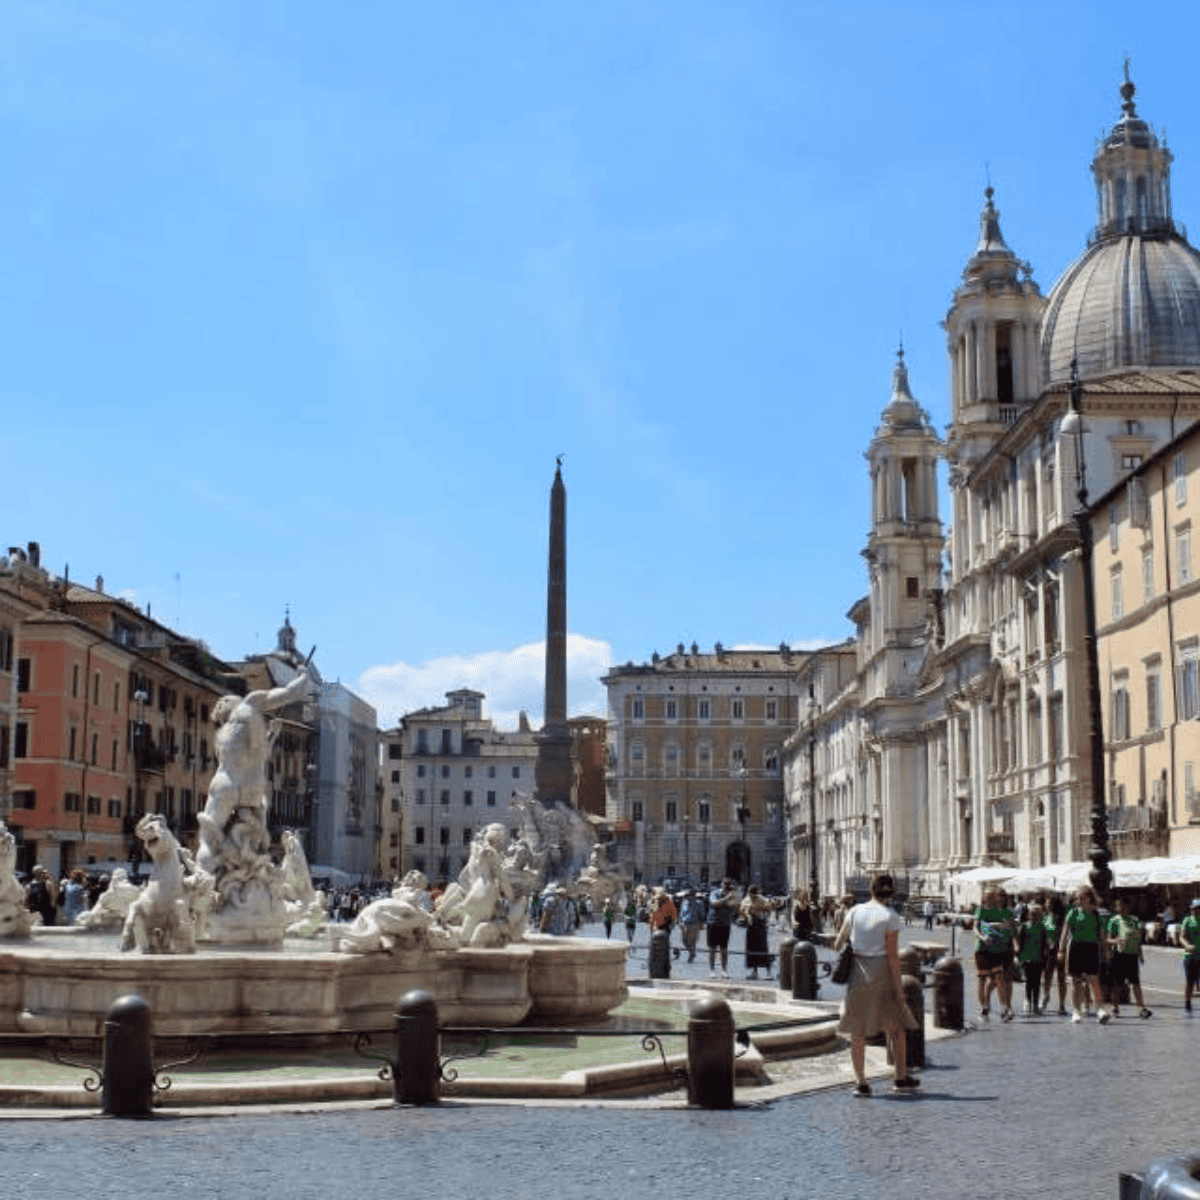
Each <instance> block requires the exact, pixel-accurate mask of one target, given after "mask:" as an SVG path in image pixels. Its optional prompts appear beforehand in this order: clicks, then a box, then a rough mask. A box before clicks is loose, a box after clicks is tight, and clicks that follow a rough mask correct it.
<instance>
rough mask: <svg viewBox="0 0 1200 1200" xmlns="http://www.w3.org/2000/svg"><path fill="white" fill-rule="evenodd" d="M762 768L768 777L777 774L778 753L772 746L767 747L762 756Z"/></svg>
mask: <svg viewBox="0 0 1200 1200" xmlns="http://www.w3.org/2000/svg"><path fill="white" fill-rule="evenodd" d="M763 768H764V769H765V770H766V772H767V774H768V775H778V774H779V751H778V749H776V748H775V747H774V746H770V747H768V748H767V751H766V753H765V754H764V755H763Z"/></svg>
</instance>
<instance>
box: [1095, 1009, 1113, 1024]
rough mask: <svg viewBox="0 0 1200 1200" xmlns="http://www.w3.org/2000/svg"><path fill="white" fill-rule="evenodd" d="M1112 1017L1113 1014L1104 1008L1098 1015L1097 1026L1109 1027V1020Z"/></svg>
mask: <svg viewBox="0 0 1200 1200" xmlns="http://www.w3.org/2000/svg"><path fill="white" fill-rule="evenodd" d="M1111 1017H1112V1013H1110V1012H1109V1011H1108V1009H1107V1008H1102V1009H1101V1010H1100V1011H1099V1012H1098V1013H1097V1014H1096V1024H1097V1025H1107V1024H1108V1022H1109V1019H1110V1018H1111Z"/></svg>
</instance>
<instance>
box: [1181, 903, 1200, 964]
mask: <svg viewBox="0 0 1200 1200" xmlns="http://www.w3.org/2000/svg"><path fill="white" fill-rule="evenodd" d="M1179 931H1180V933H1182V934H1183V936H1184V937H1185V938H1187V940H1188V941H1189V942H1191V943H1192V948H1191V949H1190V950H1185V951H1184V952H1183V957H1184V958H1185V959H1190V960H1191V961H1193V962H1194V961H1195V960H1196V959H1198V958H1200V917H1198V916H1196V915H1195V913H1188V915H1187V916H1186V917H1184V918H1183V921H1182V922H1181V923H1180V926H1179Z"/></svg>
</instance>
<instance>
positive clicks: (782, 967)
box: [779, 937, 796, 992]
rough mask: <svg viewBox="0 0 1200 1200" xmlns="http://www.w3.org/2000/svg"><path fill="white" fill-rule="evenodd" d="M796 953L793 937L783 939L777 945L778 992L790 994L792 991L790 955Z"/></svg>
mask: <svg viewBox="0 0 1200 1200" xmlns="http://www.w3.org/2000/svg"><path fill="white" fill-rule="evenodd" d="M795 951H796V939H795V938H794V937H785V938H784V939H783V940H782V941H781V942H780V943H779V989H780V991H784V992H790V991H791V990H792V955H793V954H794V953H795Z"/></svg>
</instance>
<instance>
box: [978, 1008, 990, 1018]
mask: <svg viewBox="0 0 1200 1200" xmlns="http://www.w3.org/2000/svg"><path fill="white" fill-rule="evenodd" d="M991 1015H992V1013H991V1010H990V1009H987V1008H981V1009H980V1010H979V1019H980V1020H981V1021H986V1020H987V1019H988V1018H989V1017H990V1016H991Z"/></svg>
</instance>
